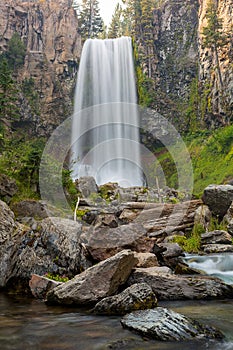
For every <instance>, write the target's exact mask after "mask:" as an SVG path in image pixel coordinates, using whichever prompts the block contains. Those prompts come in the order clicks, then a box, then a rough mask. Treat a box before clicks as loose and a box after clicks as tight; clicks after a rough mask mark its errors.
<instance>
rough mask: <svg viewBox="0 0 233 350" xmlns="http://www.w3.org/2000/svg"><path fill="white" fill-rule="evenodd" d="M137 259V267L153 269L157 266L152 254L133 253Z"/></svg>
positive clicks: (156, 260)
mask: <svg viewBox="0 0 233 350" xmlns="http://www.w3.org/2000/svg"><path fill="white" fill-rule="evenodd" d="M134 256H135V258H136V259H137V261H138V262H137V267H145V268H146V267H154V266H159V263H158V259H157V258H156V256H155V255H154V254H153V253H137V252H135V253H134Z"/></svg>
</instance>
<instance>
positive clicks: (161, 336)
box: [121, 307, 223, 341]
mask: <svg viewBox="0 0 233 350" xmlns="http://www.w3.org/2000/svg"><path fill="white" fill-rule="evenodd" d="M121 324H122V326H123V327H124V328H128V329H130V330H132V331H135V332H137V333H139V334H140V335H142V336H146V337H149V338H152V339H155V340H160V341H187V340H195V339H196V340H201V339H223V334H222V333H221V332H220V331H218V330H217V329H215V328H213V327H210V326H206V325H202V324H201V323H199V322H197V321H194V320H192V319H190V318H188V317H186V316H184V315H181V314H178V313H177V312H174V311H172V310H169V309H165V308H161V307H158V308H156V309H153V310H140V311H135V312H132V313H130V314H128V315H126V316H124V317H123V318H122V320H121Z"/></svg>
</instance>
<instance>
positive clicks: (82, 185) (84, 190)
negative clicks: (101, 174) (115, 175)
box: [75, 176, 98, 198]
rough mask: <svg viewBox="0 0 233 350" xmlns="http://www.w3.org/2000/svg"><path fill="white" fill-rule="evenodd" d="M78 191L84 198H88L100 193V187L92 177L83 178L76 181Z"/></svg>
mask: <svg viewBox="0 0 233 350" xmlns="http://www.w3.org/2000/svg"><path fill="white" fill-rule="evenodd" d="M75 184H76V187H77V190H78V191H79V192H80V193H81V195H82V197H84V198H88V197H90V195H91V194H93V193H95V194H97V193H98V187H97V185H96V182H95V179H94V177H92V176H83V177H80V178H79V179H78V180H76V181H75Z"/></svg>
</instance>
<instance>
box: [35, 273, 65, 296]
mask: <svg viewBox="0 0 233 350" xmlns="http://www.w3.org/2000/svg"><path fill="white" fill-rule="evenodd" d="M60 284H61V282H56V281H53V280H51V279H49V278H46V277H43V276H39V275H32V278H31V279H30V281H29V287H30V289H31V292H32V295H33V296H34V297H35V298H37V299H45V297H46V294H47V293H48V292H49V291H50V290H52V289H53V288H55V287H57V286H58V285H60Z"/></svg>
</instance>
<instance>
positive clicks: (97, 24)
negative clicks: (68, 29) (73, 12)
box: [78, 0, 104, 41]
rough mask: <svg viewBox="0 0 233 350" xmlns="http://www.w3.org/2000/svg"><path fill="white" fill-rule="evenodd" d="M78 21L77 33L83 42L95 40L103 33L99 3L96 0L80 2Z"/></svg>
mask: <svg viewBox="0 0 233 350" xmlns="http://www.w3.org/2000/svg"><path fill="white" fill-rule="evenodd" d="M78 19H79V33H80V34H81V36H82V39H83V41H84V40H86V39H88V38H97V37H98V36H99V35H100V33H102V32H103V29H104V22H103V19H102V18H101V16H100V9H99V2H98V1H97V0H82V5H81V10H80V13H79V15H78Z"/></svg>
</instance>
